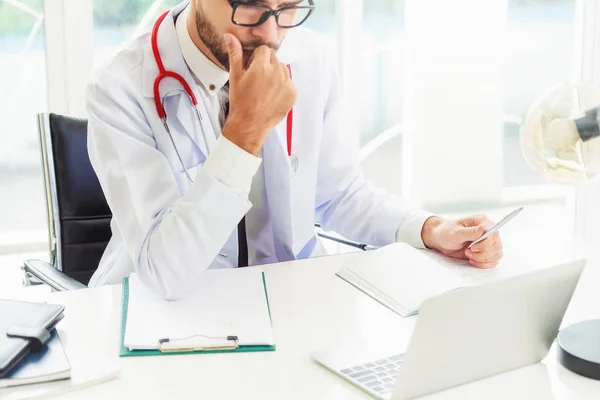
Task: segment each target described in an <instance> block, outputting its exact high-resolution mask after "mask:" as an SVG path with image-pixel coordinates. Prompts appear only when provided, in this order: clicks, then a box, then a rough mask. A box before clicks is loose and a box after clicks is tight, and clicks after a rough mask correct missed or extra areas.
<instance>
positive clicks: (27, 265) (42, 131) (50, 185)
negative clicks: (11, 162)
mask: <svg viewBox="0 0 600 400" xmlns="http://www.w3.org/2000/svg"><path fill="white" fill-rule="evenodd" d="M37 126H38V134H39V140H40V147H41V149H40V150H41V151H40V154H41V161H42V172H43V179H44V194H45V197H46V201H45V204H46V219H47V222H48V245H49V253H50V254H49V256H50V262H49V263H46V262H44V261H40V260H26V261H24V265H23V267H22V268H23V270H24V271H25V275H26V276H25V280H26V282H30V277H35V278H36V279H38V280H40V281H42V283H45V284H47V285H49V286H50V287H52V288H53V289H54V290H58V291H64V290H74V289H81V288H85V287H86V286H85V285H84V284H82V283H81V282H79V281H77V280H75V279H73V278H71V277H69V276H67V275H66V274H64V273H63V272H62V270H63V268H62V254H61V245H60V241H61V235H60V234H61V231H60V211H59V209H58V192H57V188H56V174H55V172H56V171H55V168H54V152H53V150H52V137H51V134H50V114H48V113H41V114H38V115H37Z"/></svg>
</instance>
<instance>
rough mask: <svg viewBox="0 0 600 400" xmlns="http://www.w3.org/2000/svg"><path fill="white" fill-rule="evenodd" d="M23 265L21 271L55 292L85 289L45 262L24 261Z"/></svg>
mask: <svg viewBox="0 0 600 400" xmlns="http://www.w3.org/2000/svg"><path fill="white" fill-rule="evenodd" d="M24 264H25V265H24V266H23V270H24V271H25V272H26V273H28V274H30V275H31V276H34V277H35V278H37V279H39V280H40V281H42V282H43V283H45V284H46V285H48V286H50V287H51V288H53V289H55V290H58V291H61V292H63V291H67V290H76V289H84V288H86V287H87V286H85V285H84V284H83V283H81V282H79V281H76V280H75V279H73V278H70V277H68V276H67V275H65V274H63V273H62V272H60V271H59V270H58V269H56V268H54V266H52V265H51V264H48V263H47V262H45V261H41V260H25V261H24Z"/></svg>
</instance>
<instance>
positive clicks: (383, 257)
mask: <svg viewBox="0 0 600 400" xmlns="http://www.w3.org/2000/svg"><path fill="white" fill-rule="evenodd" d="M338 275H340V277H342V278H343V279H346V280H348V281H349V282H350V283H351V284H353V285H355V286H357V287H358V288H359V289H361V290H363V291H364V292H365V293H367V294H368V295H370V296H372V297H374V298H375V299H376V300H380V299H382V298H385V299H386V303H388V304H390V303H394V302H395V303H398V304H400V305H401V306H402V307H401V308H402V309H400V310H394V311H396V312H398V313H399V314H401V315H407V314H410V313H411V312H414V311H416V310H417V309H418V307H420V304H421V303H422V302H423V301H424V300H425V299H427V298H429V297H432V296H436V295H439V294H441V293H445V292H447V291H450V290H453V289H456V288H458V287H460V286H462V285H463V282H462V280H461V279H460V278H459V277H458V276H456V275H455V274H453V273H451V272H449V271H448V270H447V269H446V268H443V267H441V266H440V265H438V263H436V262H435V261H433V260H432V259H430V258H429V257H427V256H425V255H424V254H422V253H420V252H419V251H418V250H416V249H414V248H413V247H411V246H409V245H407V244H405V243H394V244H391V245H388V246H385V247H382V248H380V249H377V250H373V251H367V252H364V253H362V254H360V256H357V257H355V258H353V259H352V260H351V261H350V262H349V263H348V264H347V265H346V266H345V268H344V269H343V270H342V271H340V273H339V274H338ZM365 282H368V284H367V285H365Z"/></svg>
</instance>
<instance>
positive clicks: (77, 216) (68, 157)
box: [38, 114, 112, 285]
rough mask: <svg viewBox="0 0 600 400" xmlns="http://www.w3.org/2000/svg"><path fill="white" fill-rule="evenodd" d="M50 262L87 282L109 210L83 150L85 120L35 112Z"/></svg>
mask: <svg viewBox="0 0 600 400" xmlns="http://www.w3.org/2000/svg"><path fill="white" fill-rule="evenodd" d="M38 128H39V134H40V143H41V153H42V165H43V170H44V186H45V189H46V206H47V208H46V209H47V216H48V228H49V236H50V252H51V254H50V257H51V263H52V264H53V265H54V266H55V267H56V268H58V269H59V270H61V271H62V272H63V273H65V274H66V275H68V276H70V277H71V278H73V279H76V280H78V281H79V282H81V283H83V284H85V285H87V284H88V282H89V280H90V278H91V276H92V274H93V273H94V271H96V269H97V268H98V263H99V262H100V258H101V257H102V254H103V252H104V249H105V248H106V245H107V244H108V240H109V239H110V237H111V230H110V220H111V218H112V214H111V211H110V208H109V207H108V204H107V202H106V198H105V197H104V193H103V192H102V188H101V186H100V183H99V182H98V177H97V176H96V173H95V172H94V169H93V168H92V165H91V163H90V159H89V156H88V151H87V120H85V119H79V118H71V117H67V116H63V115H58V114H39V115H38Z"/></svg>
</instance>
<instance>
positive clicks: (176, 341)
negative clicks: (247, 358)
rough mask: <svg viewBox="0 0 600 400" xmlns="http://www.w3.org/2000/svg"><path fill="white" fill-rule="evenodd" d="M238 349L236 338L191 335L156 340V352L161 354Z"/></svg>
mask: <svg viewBox="0 0 600 400" xmlns="http://www.w3.org/2000/svg"><path fill="white" fill-rule="evenodd" d="M238 347H239V340H238V337H237V336H224V337H213V336H205V335H193V336H188V337H185V338H165V339H159V340H158V350H160V351H161V352H162V353H169V352H187V351H207V350H235V349H237V348H238Z"/></svg>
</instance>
